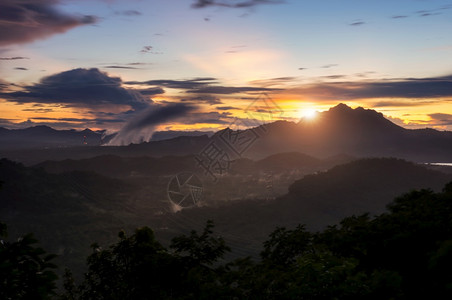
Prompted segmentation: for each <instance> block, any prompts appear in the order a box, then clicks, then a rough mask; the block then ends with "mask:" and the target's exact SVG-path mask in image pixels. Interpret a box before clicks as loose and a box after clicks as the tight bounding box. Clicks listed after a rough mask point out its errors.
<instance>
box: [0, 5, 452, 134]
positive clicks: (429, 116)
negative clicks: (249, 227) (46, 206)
mask: <svg viewBox="0 0 452 300" xmlns="http://www.w3.org/2000/svg"><path fill="white" fill-rule="evenodd" d="M262 93H266V95H268V97H269V98H271V99H272V100H273V101H274V103H275V104H276V105H277V107H278V108H279V109H281V113H280V114H278V115H277V116H275V118H278V119H286V120H290V121H297V120H298V119H300V117H302V116H303V115H304V114H305V113H307V112H309V111H312V110H318V111H323V110H327V109H328V108H330V107H332V106H335V105H337V104H338V103H346V104H348V105H349V106H352V107H357V106H363V107H366V108H372V109H375V110H377V111H379V112H382V113H383V114H384V115H385V116H387V117H388V118H390V119H391V120H392V121H393V122H395V123H397V124H399V125H403V126H405V127H406V128H424V127H434V128H437V129H442V130H444V129H447V130H452V1H440V0H430V1H427V0H396V1H394V0H392V1H389V0H379V1H376V0H374V1H363V0H353V1H352V0H323V1H314V0H309V1H307V0H285V1H278V0H236V1H234V0H198V1H194V0H149V1H147V0H141V1H140V0H127V1H126V0H1V1H0V126H3V127H7V128H23V127H28V126H34V125H40V124H46V125H49V126H52V127H54V128H57V129H63V128H64V129H69V128H75V129H84V128H91V129H108V130H109V131H115V130H119V129H120V128H122V127H123V126H125V125H126V124H130V123H131V122H132V123H133V122H137V121H136V120H147V119H149V118H150V117H153V118H155V116H157V115H158V116H159V117H158V118H157V120H156V119H154V120H153V121H151V122H147V123H146V122H144V123H143V122H141V123H143V124H145V123H146V124H149V125H150V126H151V127H152V128H153V129H158V130H165V129H172V130H194V129H197V130H215V129H219V128H223V127H226V126H228V125H229V124H231V123H232V122H234V120H237V119H236V118H238V119H239V120H241V119H246V118H248V117H249V115H247V114H246V109H247V108H248V107H249V105H250V104H252V103H253V101H254V100H255V99H257V98H258V97H262ZM256 107H257V108H259V107H258V106H256ZM138 123H140V121H138ZM141 123H140V124H141Z"/></svg>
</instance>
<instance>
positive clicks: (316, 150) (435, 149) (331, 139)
mask: <svg viewBox="0 0 452 300" xmlns="http://www.w3.org/2000/svg"><path fill="white" fill-rule="evenodd" d="M260 127H261V131H265V132H266V134H265V135H262V136H261V137H260V138H259V139H257V141H256V142H255V143H254V144H253V145H252V146H251V147H250V148H249V151H248V152H247V153H246V156H247V157H265V156H268V155H270V154H275V153H278V152H282V151H298V152H302V153H305V154H308V155H314V156H316V157H328V156H333V155H337V154H339V153H342V154H346V155H351V156H357V157H398V158H404V159H408V160H412V161H417V162H430V161H446V162H447V161H452V132H448V131H438V130H434V129H417V130H412V129H405V128H403V127H400V126H398V125H396V124H394V123H392V122H391V121H389V120H388V119H386V118H385V117H384V116H383V115H382V114H381V113H378V112H376V111H374V110H370V109H364V108H361V107H358V108H355V109H352V108H350V107H348V106H347V105H345V104H339V105H337V106H336V107H333V108H331V109H330V110H328V111H325V112H321V113H319V114H318V116H317V117H316V118H315V119H314V120H302V121H300V122H299V123H298V124H294V123H291V122H287V121H277V122H273V123H269V124H266V125H262V126H260Z"/></svg>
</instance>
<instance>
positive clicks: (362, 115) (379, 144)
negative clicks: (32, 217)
mask: <svg viewBox="0 0 452 300" xmlns="http://www.w3.org/2000/svg"><path fill="white" fill-rule="evenodd" d="M102 134H103V132H93V131H90V130H85V131H81V132H77V131H74V130H65V131H57V130H54V129H51V128H49V127H45V126H38V127H32V128H27V129H23V130H6V129H2V130H0V145H1V146H0V157H7V158H11V159H13V160H17V161H21V162H24V163H26V164H35V163H39V162H41V161H45V160H50V159H58V160H62V159H68V158H73V159H81V158H89V157H93V156H99V155H105V154H113V155H119V156H165V155H190V154H197V153H199V152H200V151H201V150H202V149H203V148H204V147H205V146H206V145H208V144H209V142H212V141H214V140H216V139H218V138H219V137H231V136H234V135H235V137H237V136H238V135H243V136H244V137H247V136H248V137H250V136H251V137H253V136H255V137H256V138H255V139H254V140H253V141H252V143H251V144H250V145H249V147H247V149H246V151H243V152H241V153H240V155H241V157H245V158H251V159H263V158H265V157H267V156H269V155H273V154H277V153H281V152H300V153H305V154H307V155H312V156H315V157H319V158H326V157H330V156H334V155H338V154H345V155H350V156H355V157H398V158H403V159H408V160H411V161H416V162H450V161H452V132H450V131H438V130H435V129H429V128H426V129H405V128H403V127H400V126H398V125H396V124H394V123H392V122H391V121H389V120H388V119H386V118H385V117H384V116H383V115H382V114H381V113H378V112H376V111H374V110H370V109H364V108H361V107H358V108H356V109H352V108H350V107H348V106H347V105H345V104H339V105H337V106H335V107H333V108H331V109H330V110H328V111H325V112H321V113H319V114H318V115H317V117H316V118H315V119H314V120H310V121H308V120H304V121H303V120H302V121H300V122H299V123H294V122H287V121H276V122H273V123H268V124H264V125H261V126H258V127H256V128H252V129H247V130H243V131H232V130H231V129H229V128H226V129H224V130H221V131H219V132H216V133H215V134H214V135H213V136H210V135H211V133H209V132H189V133H186V132H168V133H164V132H160V133H158V134H157V135H156V140H155V141H153V140H151V141H150V142H144V143H141V144H131V145H129V146H121V147H113V146H102V147H99V145H101V144H102V141H105V140H106V139H108V136H107V137H105V138H104V140H102ZM199 134H200V135H199ZM177 135H185V136H177ZM172 136H177V137H174V138H170V139H165V138H166V137H172ZM85 137H86V138H85ZM242 141H244V140H242ZM84 142H86V144H85V145H84ZM33 145H34V146H33ZM37 145H40V146H39V147H37ZM77 145H78V146H85V147H83V148H81V147H75V148H74V147H73V146H77ZM32 146H33V147H34V148H41V149H33V152H32V154H33V155H31V152H30V151H29V150H27V149H26V148H30V147H32ZM43 147H47V148H49V149H42V148H43ZM58 147H59V148H58ZM62 147H64V148H62ZM19 148H22V149H19ZM24 148H25V149H24ZM13 149H14V150H13ZM18 149H19V150H18Z"/></svg>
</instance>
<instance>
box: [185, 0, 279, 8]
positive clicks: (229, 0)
mask: <svg viewBox="0 0 452 300" xmlns="http://www.w3.org/2000/svg"><path fill="white" fill-rule="evenodd" d="M282 3H285V1H283V0H248V1H237V0H219V1H218V0H196V1H195V2H194V3H193V4H192V6H191V7H193V8H205V7H211V6H220V7H229V8H246V7H253V6H257V5H262V4H282Z"/></svg>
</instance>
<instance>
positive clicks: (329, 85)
mask: <svg viewBox="0 0 452 300" xmlns="http://www.w3.org/2000/svg"><path fill="white" fill-rule="evenodd" d="M295 91H296V92H298V93H306V94H310V95H314V96H315V95H318V97H319V98H323V99H337V98H339V97H343V98H349V99H366V98H410V99H415V98H418V99H419V98H426V99H428V98H445V97H452V75H450V76H443V77H431V78H404V79H396V80H395V79H393V80H380V81H374V82H367V81H366V82H323V83H317V84H312V85H306V86H302V87H300V88H298V89H296V90H295Z"/></svg>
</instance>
